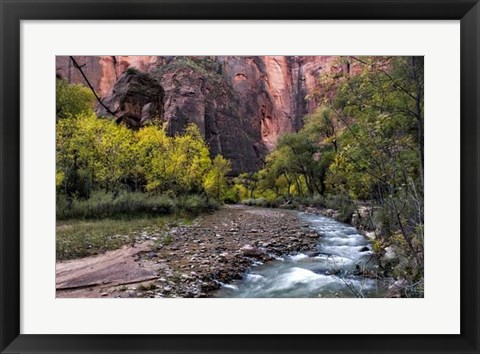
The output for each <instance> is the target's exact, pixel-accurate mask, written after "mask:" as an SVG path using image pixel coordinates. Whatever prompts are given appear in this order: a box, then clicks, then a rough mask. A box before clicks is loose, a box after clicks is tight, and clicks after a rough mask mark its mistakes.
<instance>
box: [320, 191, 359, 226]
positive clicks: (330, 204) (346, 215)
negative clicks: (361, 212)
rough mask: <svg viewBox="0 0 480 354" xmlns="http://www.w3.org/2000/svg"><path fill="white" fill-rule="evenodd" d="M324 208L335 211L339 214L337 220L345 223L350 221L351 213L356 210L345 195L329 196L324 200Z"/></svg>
mask: <svg viewBox="0 0 480 354" xmlns="http://www.w3.org/2000/svg"><path fill="white" fill-rule="evenodd" d="M325 206H326V207H327V208H329V209H334V210H337V211H338V212H339V216H338V218H337V219H338V220H339V221H340V222H345V223H349V222H351V221H352V216H353V213H354V212H355V210H356V209H355V204H354V203H353V201H352V200H351V199H350V198H349V197H348V196H347V195H345V194H339V195H333V196H329V197H328V198H326V200H325Z"/></svg>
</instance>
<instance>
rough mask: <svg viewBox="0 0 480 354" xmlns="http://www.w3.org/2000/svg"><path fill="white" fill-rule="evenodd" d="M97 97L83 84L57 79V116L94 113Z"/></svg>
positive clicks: (64, 116) (65, 116) (59, 117)
mask: <svg viewBox="0 0 480 354" xmlns="http://www.w3.org/2000/svg"><path fill="white" fill-rule="evenodd" d="M94 101H95V97H94V96H93V93H92V92H91V91H90V90H89V89H88V88H86V87H85V86H82V85H75V84H69V83H68V82H67V81H65V80H62V79H57V81H56V100H55V102H56V118H57V120H58V119H61V118H72V117H77V116H80V115H84V114H91V113H93V106H94Z"/></svg>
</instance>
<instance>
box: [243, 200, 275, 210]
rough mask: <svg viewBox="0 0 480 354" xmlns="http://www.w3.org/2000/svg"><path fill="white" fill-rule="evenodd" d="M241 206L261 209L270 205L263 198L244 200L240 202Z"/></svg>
mask: <svg viewBox="0 0 480 354" xmlns="http://www.w3.org/2000/svg"><path fill="white" fill-rule="evenodd" d="M242 204H244V205H248V206H256V207H262V208H267V207H270V206H271V205H270V203H269V202H268V201H267V200H266V199H265V198H257V199H245V200H242Z"/></svg>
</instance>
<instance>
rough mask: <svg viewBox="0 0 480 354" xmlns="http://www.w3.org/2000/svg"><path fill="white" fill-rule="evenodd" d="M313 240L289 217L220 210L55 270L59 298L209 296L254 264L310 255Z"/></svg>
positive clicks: (306, 229)
mask: <svg viewBox="0 0 480 354" xmlns="http://www.w3.org/2000/svg"><path fill="white" fill-rule="evenodd" d="M318 237H319V235H318V234H317V232H316V231H314V230H312V229H311V228H310V227H309V226H308V225H307V224H305V223H304V222H302V221H301V220H300V219H299V218H298V213H297V212H295V211H290V210H280V209H263V208H253V207H245V206H237V205H235V206H226V207H223V208H222V209H220V210H219V211H217V212H215V213H213V214H209V215H204V216H201V217H199V218H198V219H197V220H196V221H195V222H194V223H193V224H192V225H189V226H179V227H174V228H171V229H170V230H168V231H167V232H166V233H165V234H163V235H161V236H160V237H154V239H155V238H156V240H154V241H152V240H148V238H149V237H146V238H145V237H143V239H142V240H140V241H141V242H140V243H136V244H135V245H132V246H128V247H125V248H123V249H121V250H117V251H112V252H107V254H105V255H102V256H97V257H88V258H84V259H80V260H74V261H68V262H62V263H59V264H57V297H154V298H155V297H156V298H159V297H208V296H209V294H211V293H212V292H213V291H214V290H216V289H218V288H219V287H220V286H221V285H222V284H225V283H228V282H230V281H232V280H235V279H240V278H241V277H242V276H243V275H244V273H245V272H246V271H247V270H248V269H249V268H251V267H252V266H254V265H256V264H260V263H264V262H268V261H270V260H273V259H275V258H276V257H280V256H282V255H285V254H294V253H297V252H304V253H305V252H309V251H311V252H314V251H315V250H316V244H317V240H318ZM145 239H147V240H145ZM135 248H136V249H137V250H138V252H135V251H132V250H133V249H135ZM109 254H111V256H109ZM99 257H103V258H104V260H103V261H101V262H98V261H96V260H98V258H99ZM105 264H108V273H109V274H108V277H106V271H105ZM59 274H61V275H62V278H61V282H59ZM89 274H90V275H89ZM115 274H117V276H115ZM129 274H133V275H131V276H128V275H129ZM139 275H141V276H139ZM102 277H106V278H105V279H101V278H102ZM107 278H108V279H107Z"/></svg>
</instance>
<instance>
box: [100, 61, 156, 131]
mask: <svg viewBox="0 0 480 354" xmlns="http://www.w3.org/2000/svg"><path fill="white" fill-rule="evenodd" d="M164 96H165V93H164V91H163V88H162V86H161V85H160V84H159V83H158V81H157V80H155V79H153V78H152V77H151V76H150V75H148V74H145V73H142V72H139V71H136V70H134V69H131V68H129V69H128V70H126V71H125V72H124V73H123V74H122V75H121V76H120V77H119V78H118V81H117V82H116V83H115V86H114V87H113V90H112V93H111V94H110V95H109V96H108V97H107V98H105V99H104V100H103V103H104V104H105V106H107V107H108V108H109V109H110V111H112V112H113V113H114V114H115V115H116V116H117V117H118V119H121V120H122V121H123V122H124V123H126V124H127V125H128V126H130V127H133V128H138V127H142V126H144V125H145V124H147V123H148V122H155V121H158V122H162V119H163V99H164ZM98 113H99V114H100V115H105V116H107V115H108V113H107V110H106V109H105V108H104V107H102V106H101V105H99V107H98Z"/></svg>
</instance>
